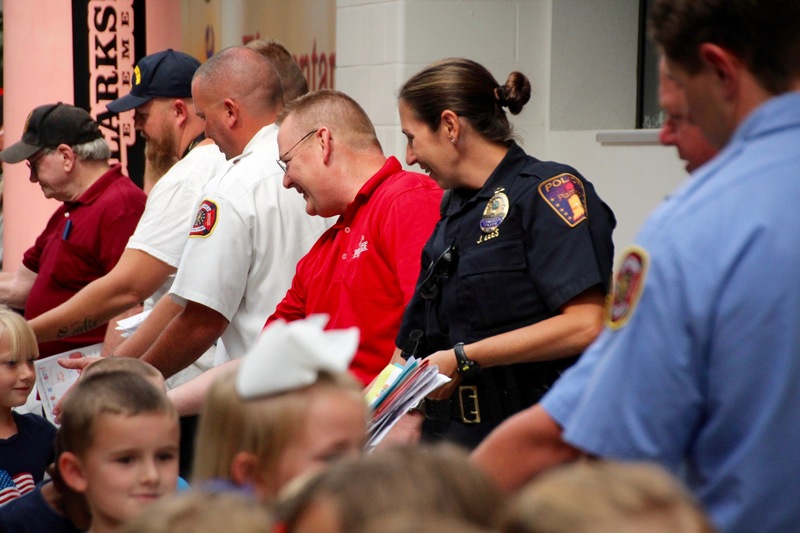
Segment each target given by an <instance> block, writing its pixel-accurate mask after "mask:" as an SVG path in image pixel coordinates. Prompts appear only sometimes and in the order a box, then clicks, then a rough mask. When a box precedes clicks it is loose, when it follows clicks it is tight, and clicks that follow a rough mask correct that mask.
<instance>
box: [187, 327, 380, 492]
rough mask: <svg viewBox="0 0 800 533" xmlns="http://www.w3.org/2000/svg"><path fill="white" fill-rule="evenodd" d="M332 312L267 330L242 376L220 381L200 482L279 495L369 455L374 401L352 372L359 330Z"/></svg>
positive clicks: (204, 435)
mask: <svg viewBox="0 0 800 533" xmlns="http://www.w3.org/2000/svg"><path fill="white" fill-rule="evenodd" d="M326 320H327V319H326V317H320V316H319V315H318V316H316V317H310V318H308V319H305V320H298V321H295V322H291V323H288V324H287V323H284V322H281V321H277V322H274V323H272V324H271V325H270V326H269V327H268V328H267V329H265V330H264V332H263V333H262V335H261V337H260V338H259V341H258V342H257V343H256V346H255V347H254V348H253V350H252V351H251V352H250V353H248V354H247V355H246V356H245V357H244V359H243V361H242V364H241V366H240V367H239V369H238V372H237V373H236V374H231V373H228V374H224V375H222V376H221V377H220V378H219V379H218V380H217V381H216V382H215V383H214V385H213V386H212V388H211V391H210V392H209V395H208V397H207V398H206V401H205V403H204V407H203V411H202V413H201V416H200V429H199V431H198V433H197V444H196V448H195V450H196V451H195V464H194V473H193V477H192V484H193V485H194V486H204V487H205V488H209V489H211V490H220V489H221V490H239V491H245V492H251V493H253V494H255V496H256V497H257V498H258V499H260V500H262V501H265V502H266V501H269V500H271V499H273V498H274V497H275V496H276V495H277V493H278V492H279V491H280V490H281V489H282V488H283V487H284V486H285V485H286V484H287V483H289V482H290V481H291V480H292V479H294V478H296V477H298V476H300V475H301V474H306V473H308V472H312V471H315V470H319V469H321V468H324V467H325V466H327V464H328V463H329V462H331V461H333V460H334V459H337V458H339V457H342V456H356V455H359V454H360V453H361V451H362V450H363V447H364V443H365V439H366V418H367V410H366V402H365V400H364V397H363V395H362V393H361V390H360V389H361V387H360V386H359V384H358V383H357V382H356V381H355V380H354V379H353V378H351V377H350V376H349V375H348V374H347V373H346V371H347V367H348V365H349V363H350V360H351V359H352V358H353V355H354V354H355V350H356V347H357V346H358V330H357V329H355V328H351V329H350V330H341V331H323V327H324V324H325V321H326Z"/></svg>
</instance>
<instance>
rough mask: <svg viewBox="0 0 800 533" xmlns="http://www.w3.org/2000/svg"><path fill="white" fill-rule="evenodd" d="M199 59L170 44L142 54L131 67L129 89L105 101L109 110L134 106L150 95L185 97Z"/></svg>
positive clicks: (126, 109)
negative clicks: (168, 47)
mask: <svg viewBox="0 0 800 533" xmlns="http://www.w3.org/2000/svg"><path fill="white" fill-rule="evenodd" d="M199 66H200V62H199V61H198V60H197V59H195V58H194V57H192V56H190V55H189V54H184V53H183V52H176V51H175V50H173V49H172V48H170V49H169V50H164V51H163V52H158V53H155V54H150V55H149V56H145V57H143V58H142V59H141V61H139V63H138V64H137V65H136V68H134V69H133V80H132V81H133V86H132V87H131V92H130V93H128V94H126V95H125V96H123V97H122V98H117V99H116V100H114V101H113V102H110V103H108V104H106V107H107V108H108V110H109V111H111V112H112V113H121V112H123V111H128V110H130V109H135V108H137V107H139V106H140V105H142V104H144V103H146V102H149V101H150V100H152V99H153V98H189V97H191V96H192V77H193V76H194V73H195V71H196V70H197V68H198V67H199Z"/></svg>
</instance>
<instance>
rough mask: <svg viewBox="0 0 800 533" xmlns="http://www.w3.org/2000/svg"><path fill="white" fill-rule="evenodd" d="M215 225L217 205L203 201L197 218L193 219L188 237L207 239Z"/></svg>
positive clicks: (209, 201)
mask: <svg viewBox="0 0 800 533" xmlns="http://www.w3.org/2000/svg"><path fill="white" fill-rule="evenodd" d="M216 225H217V204H215V203H214V202H212V201H211V200H203V202H202V203H201V204H200V209H198V211H197V216H195V217H194V222H193V223H192V230H191V231H190V232H189V237H208V236H209V235H211V232H213V231H214V226H216Z"/></svg>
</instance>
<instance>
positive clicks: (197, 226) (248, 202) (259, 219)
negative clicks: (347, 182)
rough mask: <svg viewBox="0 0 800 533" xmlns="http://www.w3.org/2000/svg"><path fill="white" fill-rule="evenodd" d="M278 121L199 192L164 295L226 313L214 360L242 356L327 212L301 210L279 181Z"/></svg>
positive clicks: (297, 197) (291, 192)
mask: <svg viewBox="0 0 800 533" xmlns="http://www.w3.org/2000/svg"><path fill="white" fill-rule="evenodd" d="M277 159H278V127H277V126H275V125H274V124H273V125H269V126H266V127H264V128H262V129H261V130H260V131H259V132H258V133H257V134H256V135H255V136H254V137H253V139H251V140H250V142H249V143H248V144H247V146H246V147H245V149H244V151H243V152H242V155H240V156H238V157H236V158H234V159H233V160H232V163H233V164H232V165H231V166H230V167H229V168H228V170H227V172H224V173H223V174H221V175H220V176H217V177H216V178H214V179H212V180H211V182H209V184H208V186H207V187H206V189H205V191H204V192H203V195H202V198H201V200H200V202H199V205H198V214H197V216H196V217H195V221H194V225H193V227H192V231H191V234H190V238H189V241H188V243H187V244H186V249H185V250H184V253H183V257H182V258H181V263H180V266H179V267H178V273H177V275H176V277H175V283H174V284H173V285H172V289H171V290H170V295H171V296H172V298H173V299H174V300H175V301H176V302H178V303H179V304H181V305H185V304H186V302H187V301H192V302H195V303H199V304H201V305H204V306H206V307H209V308H211V309H214V310H215V311H217V312H219V313H220V314H222V315H223V316H224V317H225V318H226V319H228V320H229V321H230V324H229V325H228V327H227V329H226V330H225V333H223V335H222V337H221V339H222V343H223V344H224V345H225V350H220V349H218V350H217V357H216V360H215V364H221V363H223V362H225V360H226V359H227V357H224V354H225V352H226V351H227V354H228V356H229V357H230V358H234V359H235V358H239V357H242V356H243V355H244V354H245V353H246V352H247V350H248V349H249V348H250V347H251V346H252V345H253V343H254V342H255V340H256V338H257V337H258V334H259V333H260V332H261V330H262V328H263V327H264V322H265V321H266V319H267V317H268V316H269V315H270V314H272V312H273V311H274V310H275V307H276V306H277V304H278V302H280V301H281V299H282V298H283V296H284V295H285V294H286V291H287V290H288V289H289V286H290V285H291V281H292V277H293V276H294V272H295V267H296V265H297V262H298V261H299V260H300V258H301V257H302V256H303V255H305V253H306V252H308V250H309V249H310V248H311V245H313V244H314V242H315V241H316V240H317V238H318V237H319V236H320V235H321V234H322V233H323V232H324V231H325V230H326V229H327V228H328V227H329V226H330V225H331V224H332V222H333V220H326V219H323V218H320V217H312V216H309V215H308V214H306V212H305V200H303V198H302V196H300V195H299V194H297V192H295V191H294V190H287V189H285V188H284V187H283V185H282V181H283V172H282V171H281V169H280V167H279V166H278V164H277V163H276V160H277Z"/></svg>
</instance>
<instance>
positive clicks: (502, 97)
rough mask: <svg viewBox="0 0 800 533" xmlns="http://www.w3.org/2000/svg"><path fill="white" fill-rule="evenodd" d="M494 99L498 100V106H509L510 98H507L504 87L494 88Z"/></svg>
mask: <svg viewBox="0 0 800 533" xmlns="http://www.w3.org/2000/svg"><path fill="white" fill-rule="evenodd" d="M494 99H495V100H497V105H499V106H500V107H507V106H508V98H506V89H505V87H503V86H502V85H498V86H497V87H495V88H494Z"/></svg>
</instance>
